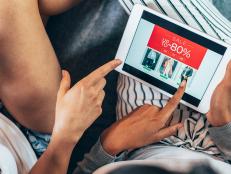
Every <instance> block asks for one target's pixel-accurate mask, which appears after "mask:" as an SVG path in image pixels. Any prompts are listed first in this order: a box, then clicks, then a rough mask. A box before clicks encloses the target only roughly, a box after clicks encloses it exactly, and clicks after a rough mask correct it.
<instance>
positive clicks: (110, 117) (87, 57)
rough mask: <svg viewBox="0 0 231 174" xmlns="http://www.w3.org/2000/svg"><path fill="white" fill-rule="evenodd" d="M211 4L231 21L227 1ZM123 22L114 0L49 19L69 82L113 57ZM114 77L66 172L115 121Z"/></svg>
mask: <svg viewBox="0 0 231 174" xmlns="http://www.w3.org/2000/svg"><path fill="white" fill-rule="evenodd" d="M213 1H214V3H215V5H217V6H218V7H219V8H220V10H221V11H222V12H223V13H224V14H225V15H226V17H227V18H229V19H231V13H230V12H231V0H213ZM127 19H128V16H127V14H126V13H125V12H124V10H123V9H122V8H121V7H120V4H119V3H118V1H117V0H82V2H81V3H80V4H79V5H78V6H77V7H75V8H73V9H71V10H69V11H68V12H66V13H64V14H61V15H58V16H54V17H51V18H50V20H49V21H48V25H47V31H48V34H49V37H50V39H51V41H52V44H53V46H54V48H55V51H56V53H57V56H58V59H59V61H60V64H61V66H62V68H64V69H66V70H68V71H69V72H70V73H71V77H72V80H73V83H75V82H77V81H78V80H80V79H81V78H82V77H84V76H85V75H87V74H88V73H89V72H91V71H92V70H94V69H96V68H97V67H99V66H100V65H102V64H103V63H105V62H107V61H109V60H110V59H112V58H114V56H115V54H116V51H117V48H118V45H119V42H120V39H121V37H122V33H123V30H124V28H125V25H126V22H127ZM117 75H118V74H117V73H116V72H113V73H111V74H110V75H109V76H108V77H107V86H106V88H105V91H106V98H105V102H104V104H103V114H102V116H101V117H100V118H99V119H98V120H97V121H96V122H95V124H94V125H93V126H92V127H91V128H90V129H89V130H88V131H87V132H86V133H85V135H84V136H83V138H82V139H81V141H80V142H79V143H78V145H77V146H76V148H75V150H74V152H73V156H72V162H71V164H70V171H71V170H72V169H73V168H74V166H75V164H76V162H77V161H79V160H81V159H82V157H83V154H84V153H86V152H87V151H89V149H90V148H91V146H92V145H93V144H94V143H95V142H96V140H97V139H98V137H99V135H100V133H101V132H102V131H103V130H104V129H105V128H106V127H108V126H109V125H110V124H111V123H112V122H114V120H115V118H116V117H115V106H116V98H117V96H116V82H117Z"/></svg>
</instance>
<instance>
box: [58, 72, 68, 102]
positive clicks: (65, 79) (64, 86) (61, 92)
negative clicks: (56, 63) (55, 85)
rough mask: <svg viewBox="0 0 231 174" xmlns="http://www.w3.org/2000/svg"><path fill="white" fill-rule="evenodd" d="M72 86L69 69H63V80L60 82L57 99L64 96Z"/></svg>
mask: <svg viewBox="0 0 231 174" xmlns="http://www.w3.org/2000/svg"><path fill="white" fill-rule="evenodd" d="M70 86H71V77H70V74H69V73H68V71H66V70H62V80H61V82H60V87H59V91H58V95H57V99H59V98H62V97H63V96H64V95H65V94H66V93H67V91H68V90H69V89H70Z"/></svg>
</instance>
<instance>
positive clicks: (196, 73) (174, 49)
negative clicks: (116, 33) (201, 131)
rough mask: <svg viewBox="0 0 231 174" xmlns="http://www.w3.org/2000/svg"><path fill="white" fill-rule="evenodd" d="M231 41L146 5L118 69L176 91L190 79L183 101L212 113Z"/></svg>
mask: <svg viewBox="0 0 231 174" xmlns="http://www.w3.org/2000/svg"><path fill="white" fill-rule="evenodd" d="M230 50H231V49H230V46H229V45H228V44H226V43H224V42H222V41H219V40H217V39H215V38H212V37H211V36H208V35H206V34H204V33H201V32H199V31H197V30H195V29H193V28H190V27H189V26H187V25H184V24H181V23H179V22H178V21H175V20H173V19H171V18H169V17H167V16H164V15H162V14H159V13H157V12H154V11H153V10H151V9H149V8H147V7H144V6H142V5H135V7H134V9H133V11H132V13H131V16H130V19H129V21H128V24H127V27H126V30H125V32H124V35H123V38H122V41H121V44H120V47H119V50H118V52H117V56H116V57H118V58H120V59H121V60H122V61H123V64H122V65H121V66H119V67H118V68H117V70H118V71H119V72H121V73H123V74H125V75H128V76H130V77H132V78H134V79H135V80H138V81H140V82H142V83H144V84H146V85H148V86H150V87H153V88H155V89H157V90H159V91H160V92H162V93H163V94H165V95H167V96H169V97H171V96H172V95H173V94H174V93H175V92H176V90H177V88H178V87H179V85H180V84H181V82H182V81H183V80H184V79H186V80H187V88H186V91H185V94H184V96H183V98H182V101H181V102H182V103H183V104H185V105H187V106H189V107H191V108H193V109H195V110H197V111H199V112H202V113H206V112H208V110H209V103H210V99H211V94H212V92H213V91H214V89H215V87H216V86H217V85H218V83H219V82H220V81H221V79H222V78H223V76H224V71H225V69H226V65H227V63H228V61H229V60H230V58H229V57H228V55H231V54H230V52H231V51H230Z"/></svg>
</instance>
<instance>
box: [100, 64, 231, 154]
mask: <svg viewBox="0 0 231 174" xmlns="http://www.w3.org/2000/svg"><path fill="white" fill-rule="evenodd" d="M230 82H231V61H230V63H229V64H228V66H227V70H226V73H225V77H224V79H223V80H222V82H221V83H220V84H219V85H218V86H217V88H216V90H215V91H214V93H213V95H212V99H211V107H210V111H209V113H208V114H206V116H207V118H208V121H209V123H210V124H211V125H212V126H214V127H220V126H224V125H226V124H228V123H230V122H231V103H230V101H231V83H230ZM181 86H182V85H181ZM183 86H184V85H183ZM184 88H185V87H180V88H179V89H178V91H177V93H176V94H175V96H174V97H173V98H172V99H171V100H170V102H169V103H168V104H167V105H166V106H165V107H164V108H163V109H160V108H158V107H156V106H150V105H145V106H142V107H140V108H138V109H137V110H135V111H133V112H132V113H131V114H129V116H128V117H125V118H124V119H122V120H120V121H119V122H116V123H114V124H113V125H112V126H111V127H109V128H108V129H107V130H105V131H104V133H103V134H102V136H101V143H102V145H103V148H104V150H105V151H106V152H108V153H109V154H111V155H116V154H118V153H120V152H122V151H124V150H130V149H135V148H139V147H143V146H146V145H148V144H151V143H155V142H158V141H160V140H162V139H164V138H166V137H169V136H171V135H174V133H175V132H176V131H177V130H178V129H179V128H181V127H182V125H179V124H177V125H174V126H172V127H168V128H166V127H165V124H166V123H167V122H168V119H169V118H170V117H171V114H172V112H173V111H174V110H175V109H176V107H177V105H178V104H179V101H180V99H181V97H182V95H183V93H184ZM134 130H135V131H134ZM112 142H113V143H112Z"/></svg>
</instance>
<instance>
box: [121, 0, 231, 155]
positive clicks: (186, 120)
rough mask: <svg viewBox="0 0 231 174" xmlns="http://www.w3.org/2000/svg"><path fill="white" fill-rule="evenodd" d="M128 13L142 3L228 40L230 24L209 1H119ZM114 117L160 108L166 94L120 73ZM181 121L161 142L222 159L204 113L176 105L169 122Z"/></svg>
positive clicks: (230, 36)
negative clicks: (144, 107)
mask: <svg viewBox="0 0 231 174" xmlns="http://www.w3.org/2000/svg"><path fill="white" fill-rule="evenodd" d="M120 3H121V5H122V6H123V7H124V9H125V10H126V11H127V12H128V13H130V11H131V9H132V7H133V6H134V4H135V3H141V4H144V5H146V6H148V7H150V8H152V9H154V10H156V11H158V12H160V13H163V14H165V15H168V16H170V17H172V18H174V19H176V20H178V21H180V22H182V23H185V24H187V25H190V26H191V27H193V28H196V29H198V30H201V31H203V32H205V33H207V34H209V35H211V36H213V37H216V38H218V39H220V40H223V41H225V42H227V43H231V39H230V38H231V23H230V22H229V21H228V20H227V19H226V18H225V17H223V16H222V15H221V14H220V12H219V11H218V10H217V9H216V7H215V6H213V4H212V3H211V2H210V1H209V0H120ZM117 92H118V102H117V119H121V118H122V117H124V116H126V115H127V114H128V113H130V112H131V111H132V110H134V109H135V108H137V107H138V106H141V105H144V104H152V105H156V106H158V107H163V106H164V105H165V104H166V103H167V101H168V99H169V98H168V97H166V96H164V95H162V94H161V93H159V92H158V91H156V90H154V89H152V88H149V87H147V86H145V85H144V84H141V83H139V82H137V81H135V80H133V79H132V78H129V77H127V76H124V75H120V76H119V80H118V86H117ZM178 122H182V123H183V124H184V128H182V129H181V130H179V131H178V132H177V135H176V136H172V137H170V138H166V139H164V140H163V141H162V143H164V144H168V145H175V146H178V147H183V148H187V149H191V150H196V151H199V152H204V153H207V154H210V155H214V156H215V157H218V158H220V159H224V156H223V154H222V153H221V151H220V150H219V149H218V148H217V147H216V145H215V144H214V143H213V141H212V140H211V138H210V136H209V132H208V127H209V123H208V122H207V119H206V117H205V115H202V114H200V113H198V112H195V111H193V110H192V109H190V108H188V107H186V106H184V105H179V106H178V108H177V109H176V110H175V112H174V113H173V116H172V120H171V122H170V125H173V124H176V123H178Z"/></svg>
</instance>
